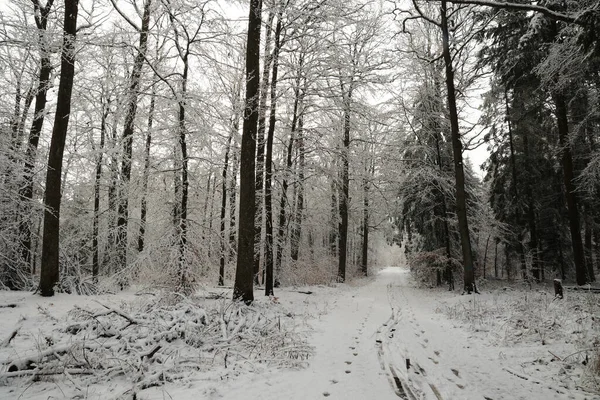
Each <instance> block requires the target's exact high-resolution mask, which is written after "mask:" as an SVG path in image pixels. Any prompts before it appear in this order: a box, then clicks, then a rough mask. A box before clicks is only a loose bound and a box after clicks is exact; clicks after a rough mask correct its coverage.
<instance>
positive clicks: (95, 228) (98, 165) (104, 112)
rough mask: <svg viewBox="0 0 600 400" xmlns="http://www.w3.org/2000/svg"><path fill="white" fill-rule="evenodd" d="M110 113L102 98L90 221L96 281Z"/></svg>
mask: <svg viewBox="0 0 600 400" xmlns="http://www.w3.org/2000/svg"><path fill="white" fill-rule="evenodd" d="M109 113H110V99H104V98H103V99H102V117H101V121H100V147H99V148H98V154H97V155H96V174H95V176H94V219H93V222H92V276H93V277H94V282H97V281H98V273H99V271H100V249H99V247H98V231H99V226H100V223H99V222H100V183H101V180H102V160H103V157H104V146H105V141H106V120H107V118H108V115H109Z"/></svg>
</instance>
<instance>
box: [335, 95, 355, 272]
mask: <svg viewBox="0 0 600 400" xmlns="http://www.w3.org/2000/svg"><path fill="white" fill-rule="evenodd" d="M351 101H352V88H351V87H350V88H349V91H348V93H347V94H344V140H343V149H342V171H341V172H342V176H341V181H342V182H341V184H342V192H341V193H340V196H339V201H340V206H339V210H340V225H339V228H338V230H339V233H338V281H340V282H345V281H346V264H347V257H348V208H349V206H350V199H349V194H350V175H349V166H350V164H349V157H350V102H351Z"/></svg>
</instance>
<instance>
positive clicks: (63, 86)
mask: <svg viewBox="0 0 600 400" xmlns="http://www.w3.org/2000/svg"><path fill="white" fill-rule="evenodd" d="M78 3H79V1H78V0H65V17H64V24H63V32H64V37H63V48H62V52H61V53H62V54H61V55H62V57H61V66H60V68H61V69H60V83H59V86H58V97H57V101H56V115H55V117H54V126H53V128H52V139H51V141H50V151H49V155H48V172H47V175H46V191H45V194H44V206H45V210H44V241H43V243H42V267H41V274H40V287H39V290H40V294H41V295H42V296H53V295H54V285H56V284H57V283H58V279H59V247H60V243H59V235H60V201H61V186H62V185H61V172H62V160H63V154H64V149H65V140H66V137H67V129H68V127H69V116H70V113H71V93H72V91H73V78H74V76H75V36H76V34H77V12H78V5H79V4H78Z"/></svg>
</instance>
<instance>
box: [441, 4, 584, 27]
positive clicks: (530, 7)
mask: <svg viewBox="0 0 600 400" xmlns="http://www.w3.org/2000/svg"><path fill="white" fill-rule="evenodd" d="M430 1H431V0H430ZM434 1H436V2H437V1H439V0H434ZM448 1H449V2H451V3H452V4H468V5H477V6H485V7H493V8H502V9H505V10H516V11H534V12H538V13H540V14H543V15H545V16H546V17H549V18H552V19H555V20H558V21H563V22H568V23H574V24H578V25H583V22H582V21H580V20H579V17H578V16H574V15H569V14H563V13H560V12H557V11H553V10H551V9H549V8H547V7H543V6H538V5H535V4H518V3H510V2H507V1H491V0H448Z"/></svg>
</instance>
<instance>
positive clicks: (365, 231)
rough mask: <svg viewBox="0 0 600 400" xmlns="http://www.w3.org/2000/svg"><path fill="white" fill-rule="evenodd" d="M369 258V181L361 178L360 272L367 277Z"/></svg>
mask: <svg viewBox="0 0 600 400" xmlns="http://www.w3.org/2000/svg"><path fill="white" fill-rule="evenodd" d="M368 256H369V181H368V180H367V178H366V177H365V178H363V221H362V257H361V272H362V273H363V275H364V276H367V275H368Z"/></svg>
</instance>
